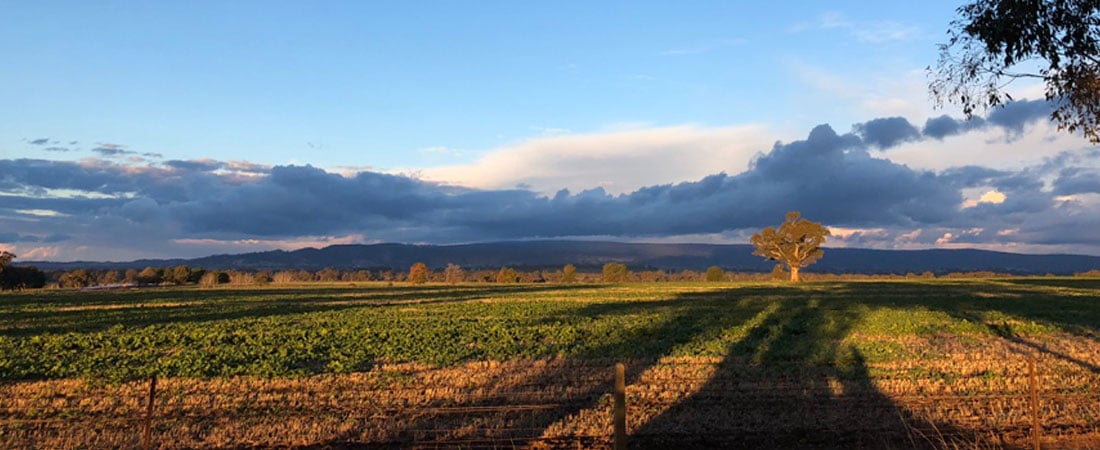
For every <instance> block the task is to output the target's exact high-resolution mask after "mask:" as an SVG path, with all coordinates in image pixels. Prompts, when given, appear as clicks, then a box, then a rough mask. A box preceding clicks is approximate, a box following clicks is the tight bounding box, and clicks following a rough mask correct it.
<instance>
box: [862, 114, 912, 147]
mask: <svg viewBox="0 0 1100 450" xmlns="http://www.w3.org/2000/svg"><path fill="white" fill-rule="evenodd" d="M852 128H853V130H854V131H855V133H856V134H858V135H860V137H862V138H863V141H864V142H865V143H867V144H869V145H872V146H875V147H878V148H880V149H887V148H890V147H893V146H895V145H897V144H898V143H901V142H904V141H911V140H916V139H919V138H920V136H921V133H920V131H918V130H917V127H914V126H913V125H912V124H910V123H909V121H908V120H906V119H905V118H904V117H887V118H882V119H874V120H871V121H868V122H864V123H860V124H856V125H854V126H853V127H852Z"/></svg>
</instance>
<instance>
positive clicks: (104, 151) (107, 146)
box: [92, 142, 137, 158]
mask: <svg viewBox="0 0 1100 450" xmlns="http://www.w3.org/2000/svg"><path fill="white" fill-rule="evenodd" d="M97 145H98V146H97V147H94V148H92V151H93V152H95V153H99V154H100V155H102V156H105V157H108V158H110V157H116V156H126V155H136V154H137V152H135V151H132V150H126V146H125V145H120V144H111V143H102V142H101V143H99V144H97Z"/></svg>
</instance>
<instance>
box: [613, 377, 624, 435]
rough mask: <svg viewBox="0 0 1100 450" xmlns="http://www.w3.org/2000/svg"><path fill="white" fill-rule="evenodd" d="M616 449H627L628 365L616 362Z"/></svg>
mask: <svg viewBox="0 0 1100 450" xmlns="http://www.w3.org/2000/svg"><path fill="white" fill-rule="evenodd" d="M614 397H615V416H614V422H615V444H614V445H615V450H626V366H624V365H623V363H618V364H615V393H614Z"/></svg>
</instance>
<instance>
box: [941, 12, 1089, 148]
mask: <svg viewBox="0 0 1100 450" xmlns="http://www.w3.org/2000/svg"><path fill="white" fill-rule="evenodd" d="M956 12H957V13H958V15H959V18H958V19H955V20H953V21H951V24H950V28H948V30H947V35H948V40H947V43H946V44H940V57H939V61H938V62H937V64H936V68H935V69H932V68H931V67H929V68H928V72H929V75H930V78H931V80H930V82H929V90H930V91H931V94H932V98H933V100H934V101H935V102H936V103H937V105H943V104H944V103H945V102H946V103H955V104H958V105H960V106H962V108H963V112H964V113H965V114H966V116H967V118H970V117H971V116H972V115H973V113H974V111H975V109H978V108H982V109H989V108H992V107H995V106H998V105H1002V104H1004V103H1005V102H1008V101H1011V100H1012V97H1011V96H1010V95H1008V93H1006V92H1005V91H1004V88H1005V87H1006V86H1007V85H1008V84H1009V83H1011V82H1012V81H1014V80H1017V79H1021V78H1031V79H1040V80H1043V83H1045V84H1046V92H1045V96H1046V99H1047V100H1048V101H1051V102H1052V103H1053V104H1054V106H1055V110H1054V112H1052V113H1051V115H1050V118H1051V120H1053V121H1055V122H1056V123H1058V128H1059V129H1065V130H1068V131H1070V132H1073V131H1077V130H1080V131H1081V132H1082V133H1084V135H1085V136H1086V137H1088V139H1089V140H1091V141H1092V142H1093V143H1100V2H1098V1H1096V0H975V1H973V2H972V3H970V4H967V5H963V6H961V7H959V8H958V9H957V10H956Z"/></svg>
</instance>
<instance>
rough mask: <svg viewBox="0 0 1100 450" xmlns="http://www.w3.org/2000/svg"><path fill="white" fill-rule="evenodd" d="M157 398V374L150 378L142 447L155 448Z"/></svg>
mask: <svg viewBox="0 0 1100 450" xmlns="http://www.w3.org/2000/svg"><path fill="white" fill-rule="evenodd" d="M156 399H157V376H156V375H153V377H152V378H151V379H150V380H149V403H148V404H147V405H146V407H145V423H144V424H142V427H141V428H142V429H141V448H143V449H145V450H150V449H152V448H153V402H155V401H156Z"/></svg>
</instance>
